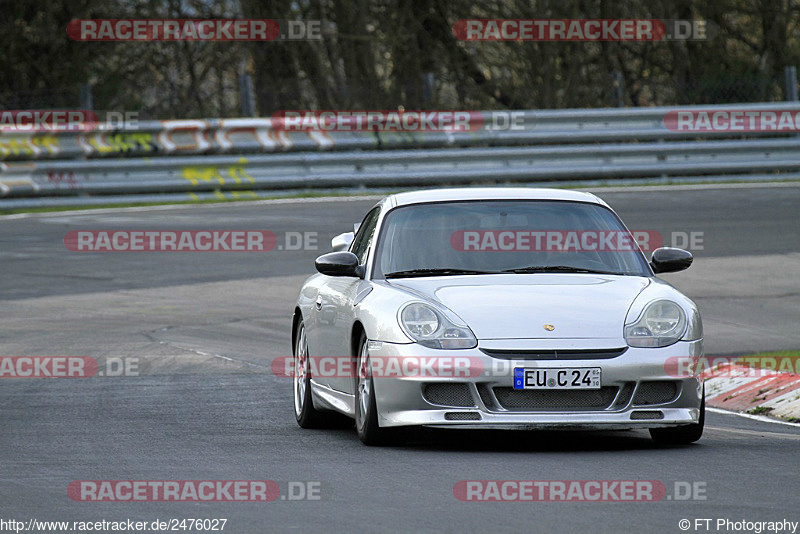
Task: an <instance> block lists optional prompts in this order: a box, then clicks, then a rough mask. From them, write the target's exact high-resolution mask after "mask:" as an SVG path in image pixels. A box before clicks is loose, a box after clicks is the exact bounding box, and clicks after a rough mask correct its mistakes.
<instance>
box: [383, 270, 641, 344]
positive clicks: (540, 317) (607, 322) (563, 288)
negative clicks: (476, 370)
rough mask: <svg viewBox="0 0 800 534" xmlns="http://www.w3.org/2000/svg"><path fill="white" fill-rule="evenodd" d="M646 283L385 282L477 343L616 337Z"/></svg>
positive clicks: (491, 278)
mask: <svg viewBox="0 0 800 534" xmlns="http://www.w3.org/2000/svg"><path fill="white" fill-rule="evenodd" d="M649 283H650V279H649V278H646V277H640V276H613V275H608V276H607V275H590V274H550V273H536V274H508V275H481V276H459V277H432V278H406V279H394V280H391V285H393V286H395V287H398V288H402V289H405V290H406V291H408V292H410V293H413V294H415V295H417V296H419V297H422V298H427V299H430V300H433V301H435V302H439V303H441V304H443V305H444V306H445V307H447V308H448V309H450V310H452V311H453V312H455V313H456V314H457V315H458V316H459V317H461V318H462V319H463V320H464V321H466V323H467V325H468V326H469V327H470V328H471V329H472V331H473V332H474V333H475V336H476V337H477V338H478V339H481V340H486V339H587V338H592V339H621V338H622V336H623V332H622V330H623V325H624V323H625V317H626V315H627V313H628V309H629V308H630V307H631V304H632V303H633V300H634V299H635V298H636V296H637V295H638V294H639V293H641V291H642V290H643V289H644V288H645V287H647V285H648V284H649ZM545 325H552V326H553V327H554V328H553V329H552V330H547V329H546V328H545ZM548 328H549V327H548Z"/></svg>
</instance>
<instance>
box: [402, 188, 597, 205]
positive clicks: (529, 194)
mask: <svg viewBox="0 0 800 534" xmlns="http://www.w3.org/2000/svg"><path fill="white" fill-rule="evenodd" d="M458 200H566V201H572V202H589V203H592V204H600V205H601V206H606V207H608V205H607V204H606V203H605V202H604V201H603V200H602V199H600V198H598V197H597V196H595V195H593V194H592V193H585V192H583V191H572V190H569V189H545V188H536V187H459V188H451V189H422V190H418V191H408V192H405V193H397V194H394V195H391V196H389V197H387V198H386V201H387V203H388V204H389V205H390V206H391V207H396V206H405V205H408V204H421V203H425V202H451V201H458Z"/></svg>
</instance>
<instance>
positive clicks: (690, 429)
mask: <svg viewBox="0 0 800 534" xmlns="http://www.w3.org/2000/svg"><path fill="white" fill-rule="evenodd" d="M705 424H706V392H705V389H703V400H702V402H701V403H700V418H699V419H698V420H697V422H696V423H692V424H690V425H683V426H676V427H672V428H651V429H650V437H651V438H653V441H655V442H656V443H661V444H664V445H688V444H689V443H694V442H695V441H697V440H699V439H700V438H701V437H702V435H703V427H705Z"/></svg>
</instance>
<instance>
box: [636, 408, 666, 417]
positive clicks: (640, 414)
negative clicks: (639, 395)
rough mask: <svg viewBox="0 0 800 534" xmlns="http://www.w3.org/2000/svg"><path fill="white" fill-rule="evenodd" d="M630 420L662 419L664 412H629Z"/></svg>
mask: <svg viewBox="0 0 800 534" xmlns="http://www.w3.org/2000/svg"><path fill="white" fill-rule="evenodd" d="M631 419H664V412H662V411H660V410H637V411H635V412H631Z"/></svg>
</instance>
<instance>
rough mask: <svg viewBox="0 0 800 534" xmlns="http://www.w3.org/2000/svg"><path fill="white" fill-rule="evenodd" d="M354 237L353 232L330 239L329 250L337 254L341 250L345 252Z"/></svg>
mask: <svg viewBox="0 0 800 534" xmlns="http://www.w3.org/2000/svg"><path fill="white" fill-rule="evenodd" d="M354 237H355V233H353V232H345V233H343V234H339V235H337V236H336V237H334V238H333V239H331V249H332V250H333V251H334V252H339V251H341V250H347V249H348V248H350V244H351V243H352V242H353V238H354Z"/></svg>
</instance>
